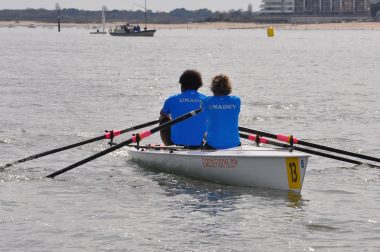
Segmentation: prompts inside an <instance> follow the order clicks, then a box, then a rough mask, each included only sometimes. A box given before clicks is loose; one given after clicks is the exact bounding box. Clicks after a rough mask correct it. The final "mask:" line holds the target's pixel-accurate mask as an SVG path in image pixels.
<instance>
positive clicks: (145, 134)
mask: <svg viewBox="0 0 380 252" xmlns="http://www.w3.org/2000/svg"><path fill="white" fill-rule="evenodd" d="M201 111H202V110H201V109H197V110H194V111H191V112H189V113H187V114H184V115H182V116H180V117H178V118H176V119H174V120H172V121H169V122H167V123H164V124H161V125H159V126H157V127H155V128H153V129H151V130H147V131H144V132H142V133H139V134H136V135H135V136H133V137H132V138H130V139H128V140H126V141H124V142H121V143H119V144H117V145H114V146H112V147H110V148H108V149H106V150H103V151H101V152H99V153H97V154H95V155H92V156H90V157H88V158H85V159H83V160H81V161H78V162H76V163H75V164H72V165H70V166H68V167H66V168H63V169H61V170H59V171H56V172H53V173H51V174H49V175H47V176H46V178H54V177H56V176H58V175H60V174H62V173H64V172H67V171H70V170H72V169H74V168H76V167H78V166H80V165H82V164H85V163H88V162H90V161H92V160H94V159H97V158H99V157H101V156H104V155H106V154H108V153H110V152H113V151H115V150H117V149H120V148H121V147H124V146H126V145H128V144H131V143H133V142H138V141H140V140H142V139H144V138H146V137H148V136H150V135H151V134H154V133H156V132H158V131H160V130H161V129H164V128H166V127H169V126H171V125H173V124H176V123H179V122H181V121H183V120H186V119H188V118H190V117H192V116H195V115H196V114H198V113H200V112H201Z"/></svg>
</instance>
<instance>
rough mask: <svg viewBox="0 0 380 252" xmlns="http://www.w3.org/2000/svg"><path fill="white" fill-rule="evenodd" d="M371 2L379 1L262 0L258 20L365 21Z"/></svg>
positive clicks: (290, 21)
mask: <svg viewBox="0 0 380 252" xmlns="http://www.w3.org/2000/svg"><path fill="white" fill-rule="evenodd" d="M373 1H380V0H262V4H261V6H260V7H261V11H260V14H261V15H260V16H261V17H258V19H259V20H260V19H263V20H261V21H265V19H267V20H273V21H283V22H289V23H297V22H302V23H307V22H312V23H319V22H339V21H342V20H347V21H349V20H358V19H366V18H369V17H370V7H371V3H372V2H373Z"/></svg>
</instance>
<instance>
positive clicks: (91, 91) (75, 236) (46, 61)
mask: <svg viewBox="0 0 380 252" xmlns="http://www.w3.org/2000/svg"><path fill="white" fill-rule="evenodd" d="M379 41H380V33H379V32H378V31H365V30H363V31H360V30H355V31H335V30H331V31H311V30H307V31H291V30H283V31H276V37H275V38H272V39H269V38H267V37H266V31H265V30H159V31H158V32H157V33H156V36H155V37H154V38H116V37H111V36H109V35H105V36H100V35H89V34H88V30H85V29H75V28H71V29H64V30H62V32H61V33H57V32H56V30H49V29H42V28H37V29H27V28H15V29H8V28H1V29H0V55H1V57H0V76H1V78H0V87H1V99H0V118H1V120H0V150H1V152H0V153H1V155H0V164H5V163H8V162H10V161H14V160H17V159H20V158H23V157H26V156H29V155H32V154H36V153H39V152H42V151H46V150H50V149H53V148H57V147H61V146H65V145H69V144H72V143H75V142H79V141H82V140H85V139H88V138H92V137H96V136H100V135H102V133H103V131H104V130H105V129H124V128H127V127H130V126H132V125H137V124H139V123H144V122H147V121H151V120H154V119H156V118H157V116H158V113H159V110H160V109H161V106H162V103H163V101H164V99H165V98H166V97H168V96H169V95H171V94H174V93H175V92H178V91H179V86H178V84H177V82H178V78H179V75H180V74H181V73H182V72H183V71H184V70H185V69H188V68H196V69H198V70H200V71H201V72H202V74H203V78H204V82H205V85H204V87H202V89H201V91H202V92H204V93H206V94H210V91H209V83H210V80H211V78H212V77H213V76H214V75H216V74H219V73H225V74H228V75H229V76H230V77H231V78H232V80H233V85H234V86H233V94H235V95H238V96H240V97H241V99H242V111H241V117H240V125H242V126H246V127H252V128H257V129H261V130H264V131H268V132H272V133H285V134H294V135H295V136H296V137H299V138H302V139H303V140H307V141H312V142H316V143H320V144H324V145H330V146H334V147H337V148H341V149H345V150H348V151H354V152H361V153H364V154H367V155H372V156H377V157H379V153H380V143H379V141H378V137H379V132H380V110H379V108H380V102H379V99H378V97H379V96H380V90H379V88H378V83H379V82H380V78H379V74H378V73H379V71H380V68H379V64H378V62H379V61H380V54H379V49H378V48H379V47H378V42H379ZM127 135H128V134H127ZM129 137H130V135H128V136H122V137H121V138H120V140H122V139H127V138H129ZM120 140H117V141H120ZM158 141H159V138H158V136H157V135H153V136H151V137H150V138H149V139H147V140H146V142H152V143H154V142H156V143H157V142H158ZM105 148H107V143H106V142H105V141H104V142H96V143H93V144H89V145H85V146H82V147H79V148H76V149H73V150H69V151H65V152H61V153H57V154H53V155H49V156H46V157H43V158H39V159H36V160H34V161H29V162H26V163H22V164H19V165H17V166H15V167H12V168H11V169H9V170H7V171H5V172H1V173H0V191H1V194H0V231H1V235H0V251H257V250H262V251H379V250H380V242H379V238H380V235H379V234H380V224H379V222H380V204H379V203H380V197H379V192H380V186H379V185H380V183H379V182H380V177H379V170H378V169H373V168H368V167H366V166H357V167H354V166H353V165H351V164H347V163H342V162H340V161H335V160H330V159H325V158H322V157H317V156H313V157H312V158H311V159H310V162H309V167H308V171H307V174H306V177H305V181H304V187H303V191H302V195H301V196H297V195H288V194H287V193H284V192H279V191H272V190H263V189H256V188H239V187H230V186H224V185H218V184H214V183H207V182H204V181H198V180H192V179H188V178H183V177H180V176H176V175H172V174H165V173H158V172H155V171H151V170H147V169H144V168H143V167H139V166H138V165H137V164H135V163H133V162H131V161H130V160H128V156H127V154H126V153H125V151H123V150H119V151H116V152H114V153H111V154H110V155H107V156H104V157H102V158H99V159H97V160H94V161H92V162H90V163H87V164H85V165H82V166H80V167H78V168H76V169H74V170H72V171H69V172H67V173H65V174H62V175H60V176H58V177H56V179H54V180H50V179H44V178H42V177H43V176H45V175H47V174H49V173H51V172H53V171H56V170H58V169H61V168H63V167H66V166H68V165H70V164H72V163H74V162H76V161H78V160H81V159H83V158H85V157H87V156H91V155H93V154H95V153H97V152H99V151H101V150H103V149H105Z"/></svg>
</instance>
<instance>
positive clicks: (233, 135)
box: [202, 74, 241, 149]
mask: <svg viewBox="0 0 380 252" xmlns="http://www.w3.org/2000/svg"><path fill="white" fill-rule="evenodd" d="M211 91H212V92H213V94H214V96H209V97H207V98H205V99H204V100H203V101H202V109H203V113H204V114H205V115H206V117H207V136H206V143H205V145H204V148H205V149H227V148H232V147H236V146H239V145H240V138H239V129H238V123H239V122H238V121H239V113H240V104H241V102H240V98H239V97H237V96H232V95H229V94H230V93H231V91H232V86H231V82H230V79H229V77H228V76H226V75H223V74H221V75H217V76H215V77H214V79H213V80H212V84H211Z"/></svg>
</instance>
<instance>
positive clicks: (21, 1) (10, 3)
mask: <svg viewBox="0 0 380 252" xmlns="http://www.w3.org/2000/svg"><path fill="white" fill-rule="evenodd" d="M56 3H59V5H60V6H61V8H76V9H85V10H100V9H101V8H102V6H103V5H105V6H107V8H108V9H109V10H112V9H119V10H137V9H141V7H139V5H140V6H144V0H0V9H25V8H34V9H36V8H44V9H54V8H55V4H56ZM249 3H251V4H252V6H253V10H254V11H258V10H259V5H260V3H261V0H147V8H148V9H151V10H153V11H165V12H167V11H171V10H174V9H176V8H185V9H188V10H197V9H202V8H207V9H210V10H212V11H217V10H220V11H228V10H230V9H235V10H237V9H243V10H246V9H247V7H248V4H249Z"/></svg>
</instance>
